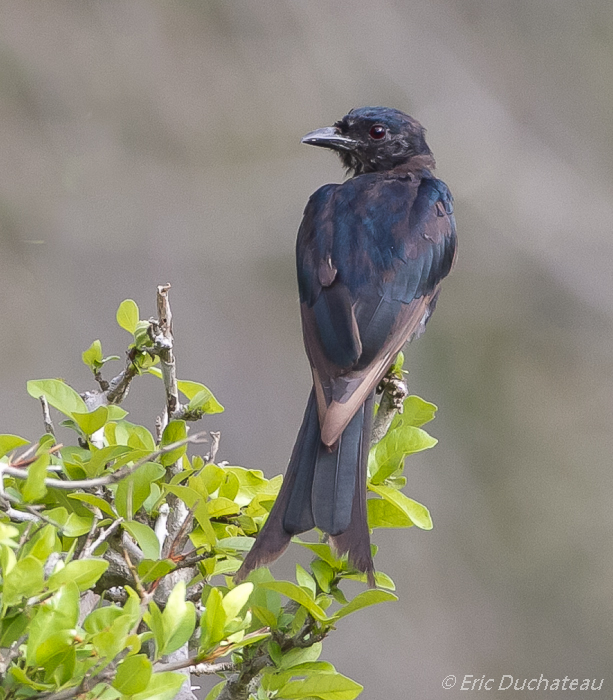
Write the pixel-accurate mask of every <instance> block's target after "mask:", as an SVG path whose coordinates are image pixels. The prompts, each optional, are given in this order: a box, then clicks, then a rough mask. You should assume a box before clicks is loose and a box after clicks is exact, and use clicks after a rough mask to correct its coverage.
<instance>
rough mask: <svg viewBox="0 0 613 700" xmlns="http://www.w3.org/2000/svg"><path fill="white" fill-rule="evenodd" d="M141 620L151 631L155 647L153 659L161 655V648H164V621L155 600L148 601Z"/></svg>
mask: <svg viewBox="0 0 613 700" xmlns="http://www.w3.org/2000/svg"><path fill="white" fill-rule="evenodd" d="M143 620H144V621H145V624H146V625H147V626H148V627H149V629H150V630H151V631H152V632H153V639H154V641H155V649H156V652H155V659H158V658H159V657H160V656H161V655H162V649H163V648H164V621H163V619H162V613H161V612H160V609H159V607H158V605H157V603H156V602H155V601H153V600H152V601H151V602H150V603H149V608H148V610H147V612H146V613H145V614H144V615H143Z"/></svg>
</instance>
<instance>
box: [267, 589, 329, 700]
mask: <svg viewBox="0 0 613 700" xmlns="http://www.w3.org/2000/svg"><path fill="white" fill-rule="evenodd" d="M260 586H261V587H262V588H267V589H268V590H271V591H277V593H281V595H284V596H286V597H287V598H290V599H291V600H295V601H296V602H297V603H299V604H300V605H302V606H303V607H304V608H306V610H308V611H309V612H310V613H311V615H312V616H313V617H314V618H315V619H316V620H320V621H322V622H328V621H329V620H328V617H327V615H326V613H325V612H324V611H323V609H322V608H321V607H320V606H319V605H317V603H316V602H315V601H314V600H313V599H312V598H311V597H310V596H309V594H308V593H307V592H306V591H305V590H304V589H303V588H300V586H296V584H294V583H290V582H289V581H266V582H263V583H260ZM305 697H306V696H305Z"/></svg>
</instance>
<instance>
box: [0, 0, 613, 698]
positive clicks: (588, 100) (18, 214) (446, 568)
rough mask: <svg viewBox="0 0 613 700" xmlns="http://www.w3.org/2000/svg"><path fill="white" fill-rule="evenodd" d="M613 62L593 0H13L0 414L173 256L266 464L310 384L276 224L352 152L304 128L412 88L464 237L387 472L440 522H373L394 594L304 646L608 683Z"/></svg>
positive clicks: (142, 386) (372, 674) (142, 296)
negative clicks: (416, 407)
mask: <svg viewBox="0 0 613 700" xmlns="http://www.w3.org/2000/svg"><path fill="white" fill-rule="evenodd" d="M612 83H613V4H612V3H611V2H609V1H608V0H583V1H582V2H581V3H577V2H570V1H566V0H517V1H516V2H503V1H502V0H430V1H429V2H415V1H404V2H402V1H401V0H396V1H395V2H394V1H393V0H379V1H378V2H365V1H364V0H343V2H323V1H318V0H311V1H310V2H307V1H306V0H293V1H292V2H288V3H284V2H274V1H273V0H260V1H259V2H257V3H256V2H249V1H248V0H226V2H221V1H215V2H213V1H211V2H205V1H202V2H195V1H191V2H188V1H185V2H177V3H169V2H162V1H161V0H151V1H149V2H144V1H138V0H133V1H131V2H117V1H111V0H109V1H106V2H93V1H90V2H77V1H76V0H75V1H73V2H60V1H57V0H49V1H47V2H20V1H17V0H15V1H14V2H11V1H5V0H3V1H2V2H0V144H1V150H0V226H1V229H0V246H1V255H0V275H1V277H0V279H1V280H2V303H1V312H0V313H1V331H0V332H1V336H2V345H1V348H2V349H1V357H2V362H1V363H0V388H1V389H0V390H1V394H0V396H1V402H0V418H1V426H0V429H1V431H2V432H15V433H20V434H24V433H25V434H27V435H29V436H36V435H37V434H38V433H40V432H41V431H42V421H41V417H40V415H39V407H38V404H37V402H35V401H34V400H33V399H30V398H29V397H27V395H26V392H25V382H26V380H27V379H29V378H43V377H53V376H57V377H64V378H66V379H68V380H69V381H71V382H72V383H73V385H74V386H76V387H77V388H78V389H80V390H82V389H85V388H87V387H89V386H90V385H91V381H90V379H89V377H88V372H87V370H86V369H85V367H84V366H82V365H81V363H80V353H81V351H82V350H84V349H85V348H86V347H88V345H89V344H90V343H91V341H92V340H93V339H95V338H100V339H101V340H102V343H103V348H104V351H105V353H107V354H112V353H116V354H123V351H124V348H125V345H126V342H127V340H128V336H127V335H126V334H125V333H124V332H123V331H121V330H120V329H118V328H116V327H115V323H114V314H115V310H116V308H117V305H118V304H119V302H120V301H121V300H122V299H124V298H127V297H132V298H134V299H135V300H136V301H137V302H138V303H139V305H140V307H141V311H142V314H141V315H142V316H143V317H145V318H146V317H149V316H150V315H152V314H153V313H154V310H155V307H154V304H155V287H156V285H157V284H160V283H164V282H167V281H169V282H171V283H172V284H173V289H172V292H171V301H172V305H173V311H174V314H175V334H176V339H177V348H176V352H177V356H178V364H179V374H180V376H181V377H184V378H189V379H196V380H200V381H204V382H205V383H206V384H207V385H209V386H210V388H211V389H212V390H213V391H214V392H215V394H216V395H217V397H218V398H219V400H220V401H221V402H222V403H223V404H224V405H225V406H226V414H224V415H223V416H215V417H212V418H211V419H209V420H207V421H205V423H204V427H205V428H207V429H220V430H221V431H222V443H221V452H220V454H219V457H220V458H221V459H227V460H229V461H231V462H232V463H236V464H242V465H244V466H247V467H252V468H258V469H263V470H264V471H265V472H266V473H267V474H268V475H270V476H272V475H274V474H276V473H278V472H280V471H282V470H283V469H284V468H285V465H286V463H287V458H288V455H289V452H290V450H291V446H292V443H293V439H294V436H295V433H296V430H297V428H298V425H299V422H300V419H301V416H302V411H303V408H304V403H305V401H306V397H307V394H308V389H309V372H308V367H307V363H306V360H305V358H304V355H303V351H302V341H301V335H300V325H299V319H298V305H297V293H296V285H295V281H294V267H293V266H294V263H293V246H294V238H295V232H296V229H297V226H298V223H299V221H300V217H301V213H302V209H303V207H304V204H305V202H306V200H307V198H308V196H309V194H310V193H311V192H312V191H313V190H315V189H316V188H317V187H318V186H320V185H321V184H324V183H326V182H334V181H340V180H341V179H342V171H341V168H340V165H339V163H338V162H337V161H336V159H335V158H334V157H333V156H332V154H329V153H326V152H322V151H319V150H317V149H313V148H307V147H306V146H301V145H300V144H299V139H300V137H301V136H302V135H303V134H304V133H306V132H307V131H309V130H311V129H313V128H316V127H319V126H324V125H328V124H330V123H332V122H333V121H335V120H336V119H338V118H340V117H341V116H343V114H345V113H346V112H347V111H348V110H349V109H350V108H352V107H355V106H361V105H365V104H385V105H390V106H394V107H397V108H400V109H403V110H405V111H408V112H410V113H411V114H413V115H414V116H415V117H417V118H418V119H420V120H421V121H422V122H423V123H424V125H426V127H427V128H428V133H429V143H430V145H431V147H432V149H433V151H434V153H435V155H436V157H437V159H438V165H439V169H438V172H439V174H440V176H441V177H443V178H444V179H445V180H446V181H447V183H448V184H449V186H450V187H451V189H452V191H453V193H454V195H455V198H456V214H457V219H458V227H459V234H460V241H461V250H460V257H459V261H458V264H457V266H456V269H455V272H454V274H453V276H452V277H451V278H450V279H449V280H448V281H447V283H446V284H445V286H444V289H443V293H442V295H441V300H440V303H439V307H438V309H437V312H436V315H435V316H434V319H433V321H432V322H431V324H430V325H429V327H428V332H427V333H426V335H425V336H424V338H422V339H421V340H420V341H419V342H418V343H415V344H414V345H413V346H412V347H411V348H410V349H409V351H408V353H407V355H408V359H407V368H408V369H409V370H410V376H409V379H410V386H411V390H412V391H413V392H415V393H418V394H420V395H422V396H424V397H425V398H427V399H429V400H431V401H434V402H435V403H437V404H438V405H439V406H440V415H439V417H438V418H437V420H436V421H435V423H433V424H432V425H431V432H432V433H433V434H434V435H435V436H436V437H438V438H439V439H440V444H439V445H438V446H437V447H436V448H435V449H433V450H431V451H429V452H426V453H423V454H421V455H418V456H415V457H414V458H412V459H411V460H410V462H409V463H408V465H407V470H406V473H407V476H408V480H409V483H408V485H407V488H406V492H407V493H408V494H409V495H410V496H412V497H414V498H416V499H417V500H420V501H422V502H424V503H425V504H427V505H428V506H429V507H430V509H431V511H432V514H433V517H434V521H435V528H434V530H433V531H432V532H429V533H423V532H419V531H416V530H415V529H413V530H407V531H397V532H388V531H377V532H376V534H375V537H374V540H375V542H376V543H377V544H378V545H380V553H379V555H378V557H377V562H378V565H379V566H380V568H382V569H383V570H384V571H386V572H387V573H389V574H390V575H391V576H392V578H394V580H395V581H396V583H397V592H398V595H399V597H400V600H399V602H398V603H395V604H388V605H385V606H380V607H378V608H373V609H372V610H371V611H365V612H363V613H362V614H360V615H355V616H354V618H351V619H348V620H344V621H343V624H342V625H340V627H339V629H338V631H337V632H335V633H334V635H333V638H332V639H330V640H329V641H328V642H327V643H326V645H325V654H326V656H327V658H329V659H330V660H332V661H333V663H335V664H336V665H337V667H338V669H339V670H340V671H342V672H345V673H347V674H348V675H350V676H352V677H354V678H356V679H357V680H359V681H360V682H362V683H363V684H364V685H365V686H366V690H365V692H364V694H363V697H364V698H406V697H415V698H419V699H420V700H430V699H432V700H437V699H438V698H450V699H451V698H453V697H462V698H469V697H475V698H477V697H482V695H483V692H484V691H482V692H481V693H477V692H470V691H465V692H460V690H459V689H458V687H456V688H455V689H454V690H443V689H442V687H441V682H442V680H443V678H444V677H445V676H447V675H448V674H450V673H453V674H456V675H457V676H458V678H460V679H461V678H462V677H463V676H464V675H466V674H470V675H473V676H476V677H481V676H482V675H484V674H485V676H486V678H490V677H493V678H495V679H497V681H496V682H498V680H499V679H500V677H501V676H502V675H503V674H510V675H512V676H514V677H515V678H519V679H523V678H528V679H530V678H533V677H535V676H536V677H538V676H539V675H540V674H541V673H542V674H543V675H544V676H545V677H546V678H550V679H553V678H556V677H563V676H564V675H567V676H570V677H571V678H575V677H577V678H580V679H583V678H597V679H598V680H600V679H601V678H603V677H604V678H605V681H604V685H603V690H602V691H601V695H600V696H601V697H602V696H605V697H610V696H611V695H610V694H611V692H612V688H613V672H611V654H612V652H613V638H612V612H613V598H612V596H611V586H612V573H613V571H612V569H613V559H612V557H611V536H612V535H613V511H612V509H611V493H612V488H613V474H612V471H611V455H612V447H613V445H612V439H611V430H610V416H611V408H612V400H613V399H612V397H613V391H612V388H613V387H612V382H611V375H612V370H613V352H612V349H611V342H610V338H611V330H612V315H613V304H612V302H613V284H612V281H613V280H612V274H611V261H612V260H613V237H612V235H611V233H612V229H613V197H612V190H611V187H612V184H613V182H612V181H613V158H612V153H611V142H612V138H613V120H612V119H611V116H610V115H611V107H612V103H613V98H612V95H611V85H612ZM116 367H117V368H118V367H119V365H116ZM161 398H162V397H161V395H160V386H159V385H158V384H156V380H154V379H153V378H151V377H147V378H144V379H143V380H142V381H141V382H139V383H138V385H137V386H135V387H134V388H133V392H132V395H131V396H130V397H129V399H128V401H127V404H126V408H127V409H129V410H131V411H132V416H133V417H134V418H135V419H138V420H142V421H146V422H147V423H148V425H150V426H152V425H153V419H154V417H155V415H156V411H157V409H158V406H159V405H160V402H161ZM139 403H140V404H142V405H144V408H141V410H140V411H139V410H136V406H137V405H138V404H139ZM292 558H293V550H292V551H291V552H290V554H288V555H286V556H285V558H284V561H282V562H281V563H280V564H279V565H278V566H277V567H276V568H275V570H276V571H277V572H279V573H280V574H281V573H286V574H289V573H290V571H291V569H292V566H293V559H292ZM202 684H203V687H204V686H207V685H208V681H206V680H205V681H203V683H202ZM499 694H500V693H496V692H494V691H492V692H490V693H489V694H488V695H486V697H495V696H497V695H499ZM574 695H577V696H578V695H579V693H578V692H577V693H572V692H567V694H566V695H565V697H572V696H574ZM532 696H534V697H538V696H542V697H548V694H547V693H544V692H542V693H537V692H535V693H533V695H531V697H532ZM503 697H507V695H504V696H503ZM582 697H583V696H582Z"/></svg>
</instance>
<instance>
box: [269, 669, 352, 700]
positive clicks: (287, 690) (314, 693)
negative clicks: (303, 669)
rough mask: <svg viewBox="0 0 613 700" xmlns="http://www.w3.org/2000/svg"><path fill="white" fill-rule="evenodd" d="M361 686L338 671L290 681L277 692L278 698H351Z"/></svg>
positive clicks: (333, 699) (343, 699)
mask: <svg viewBox="0 0 613 700" xmlns="http://www.w3.org/2000/svg"><path fill="white" fill-rule="evenodd" d="M362 690H363V687H362V686H361V685H360V684H359V683H356V682H355V681H352V680H351V678H347V676H343V675H341V674H340V673H318V674H315V675H312V676H308V677H307V678H305V679H304V680H299V681H290V682H289V683H286V684H285V685H284V686H283V687H282V688H281V689H280V690H279V692H278V694H277V697H278V698H291V699H292V700H303V699H304V700H306V699H307V698H309V699H310V698H319V699H320V700H353V699H354V698H357V696H358V695H359V694H360V693H361V692H362Z"/></svg>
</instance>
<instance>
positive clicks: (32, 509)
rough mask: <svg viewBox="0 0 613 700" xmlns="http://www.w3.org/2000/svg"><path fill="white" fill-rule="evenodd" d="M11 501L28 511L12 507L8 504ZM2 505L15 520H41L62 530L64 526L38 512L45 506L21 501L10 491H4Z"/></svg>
mask: <svg viewBox="0 0 613 700" xmlns="http://www.w3.org/2000/svg"><path fill="white" fill-rule="evenodd" d="M0 473H1V472H0ZM9 503H15V504H19V505H20V506H21V507H22V508H25V510H26V511H27V512H26V513H24V512H23V511H20V510H16V509H15V508H12V507H11V506H10V505H8V504H9ZM0 505H2V506H3V508H4V509H5V510H6V512H7V514H8V515H9V516H10V517H11V518H13V519H14V520H19V521H20V522H26V521H31V522H33V521H36V520H40V521H41V522H43V523H46V524H47V525H52V526H53V527H55V528H57V529H58V530H60V531H62V526H61V525H60V524H59V523H56V522H55V521H54V520H51V518H48V517H47V516H46V515H43V514H42V513H39V512H38V508H42V507H43V506H38V507H36V506H31V505H29V504H27V503H21V502H20V501H19V500H18V499H17V498H15V497H14V496H11V495H10V494H9V493H3V494H2V495H1V496H0Z"/></svg>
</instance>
